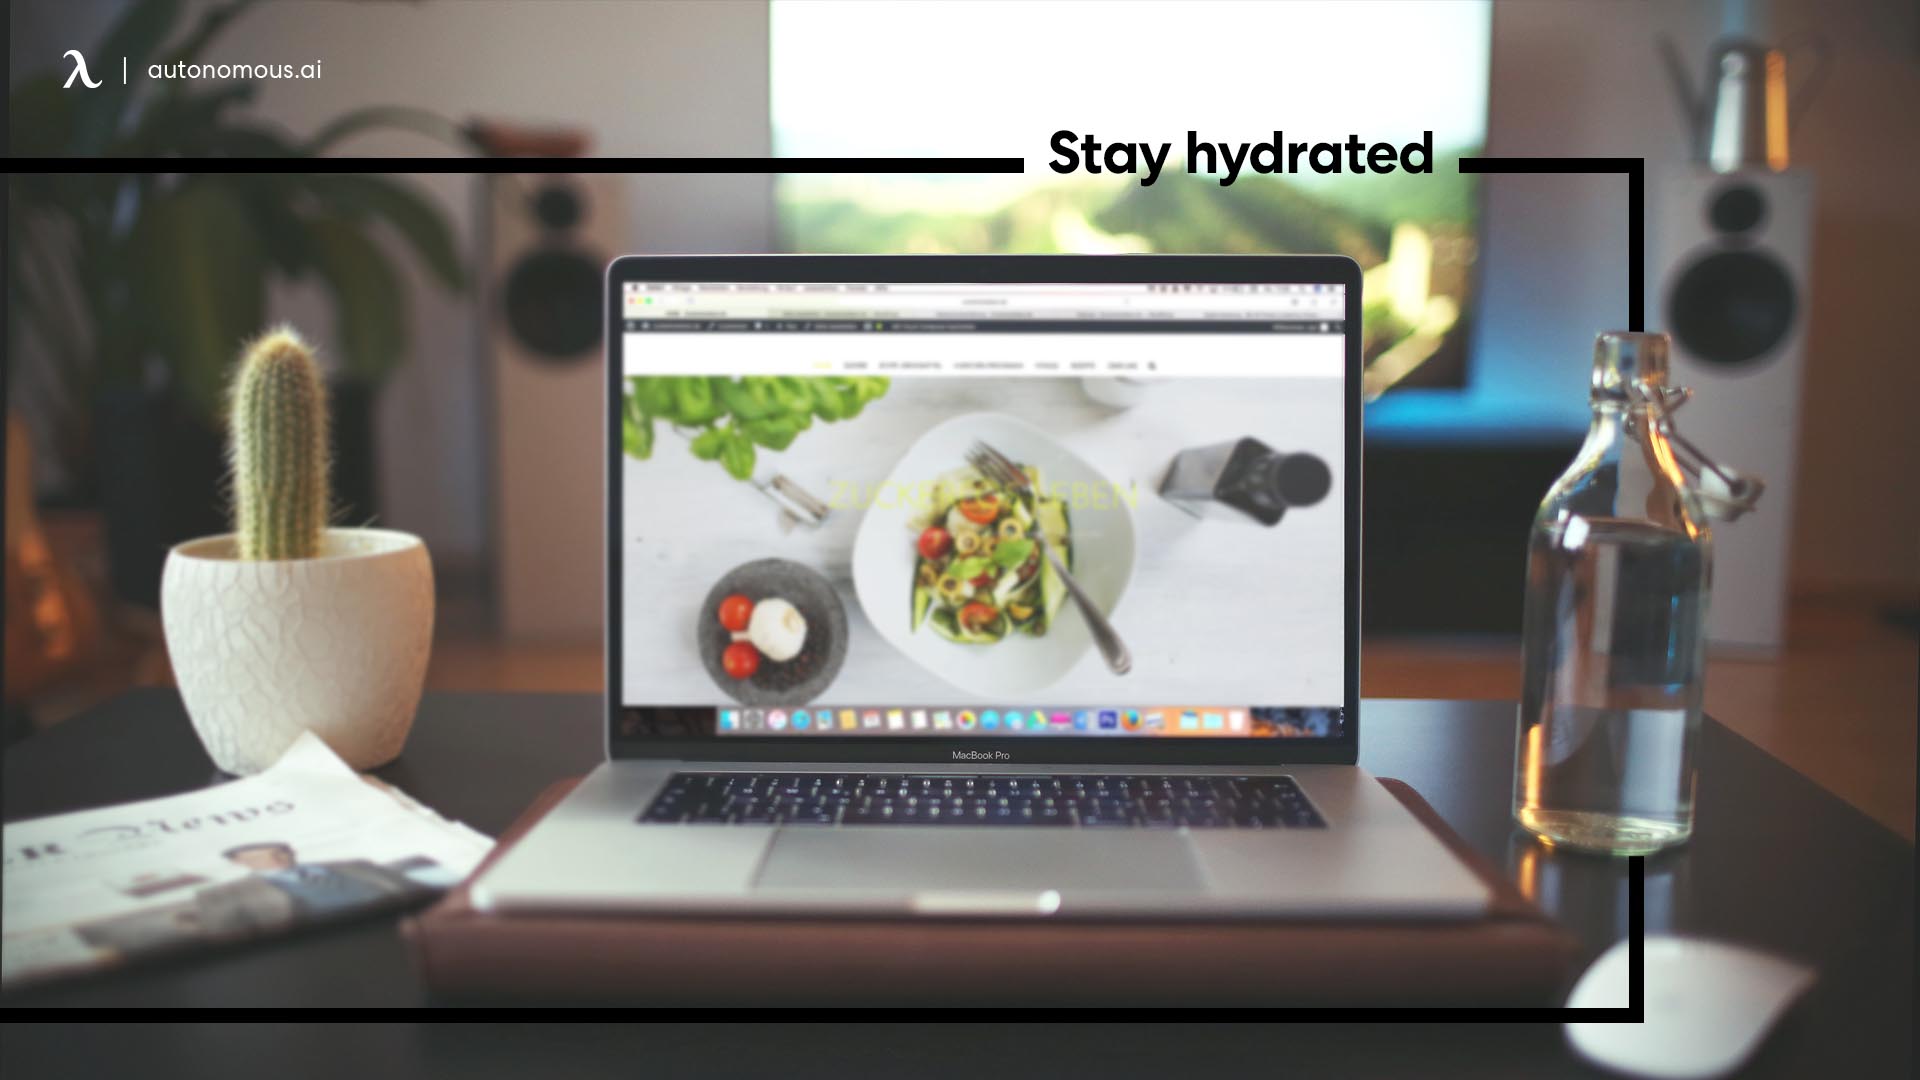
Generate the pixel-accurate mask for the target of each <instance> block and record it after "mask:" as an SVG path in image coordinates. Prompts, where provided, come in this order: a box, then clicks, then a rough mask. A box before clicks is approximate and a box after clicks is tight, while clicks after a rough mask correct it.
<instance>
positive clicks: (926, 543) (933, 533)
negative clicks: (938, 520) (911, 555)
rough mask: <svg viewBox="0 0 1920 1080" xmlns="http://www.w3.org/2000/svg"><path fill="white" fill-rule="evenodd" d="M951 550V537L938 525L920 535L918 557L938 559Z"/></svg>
mask: <svg viewBox="0 0 1920 1080" xmlns="http://www.w3.org/2000/svg"><path fill="white" fill-rule="evenodd" d="M951 550H953V536H952V535H951V534H949V533H948V532H947V530H945V529H943V528H941V527H940V526H938V525H935V526H932V527H931V528H929V529H927V531H925V532H923V533H921V534H920V557H921V558H923V559H927V560H933V559H938V558H940V557H941V556H943V555H945V554H946V553H947V552H949V551H951Z"/></svg>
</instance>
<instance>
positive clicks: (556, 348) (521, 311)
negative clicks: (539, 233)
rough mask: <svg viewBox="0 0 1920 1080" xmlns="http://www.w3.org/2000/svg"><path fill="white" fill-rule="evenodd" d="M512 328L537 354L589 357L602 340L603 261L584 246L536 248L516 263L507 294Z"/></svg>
mask: <svg viewBox="0 0 1920 1080" xmlns="http://www.w3.org/2000/svg"><path fill="white" fill-rule="evenodd" d="M501 300H502V306H503V308H504V310H505V314H506V320H507V330H508V332H510V333H512V334H513V336H514V339H515V340H516V341H518V342H519V343H520V344H522V345H523V346H525V347H526V348H527V349H528V350H529V351H530V352H531V353H532V357H531V358H532V359H536V360H542V361H546V362H549V363H554V362H566V361H572V360H581V359H585V358H586V355H585V354H587V352H588V351H589V350H591V349H592V348H593V347H594V346H596V345H598V344H599V343H600V264H599V263H597V262H595V261H594V260H593V259H592V258H590V257H588V256H587V255H586V254H585V253H584V252H580V251H569V250H552V249H549V250H545V251H536V252H534V253H532V254H530V255H528V256H526V257H525V258H523V259H521V260H520V261H519V262H516V263H515V264H514V265H513V269H511V270H509V271H508V272H507V280H506V283H505V285H504V287H503V295H502V297H501Z"/></svg>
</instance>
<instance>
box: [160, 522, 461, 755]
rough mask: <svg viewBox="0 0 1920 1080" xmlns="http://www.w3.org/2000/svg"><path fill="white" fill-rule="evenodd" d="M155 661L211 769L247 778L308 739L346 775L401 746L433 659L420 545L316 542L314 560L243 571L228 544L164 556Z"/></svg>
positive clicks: (215, 542)
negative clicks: (162, 645) (165, 667)
mask: <svg viewBox="0 0 1920 1080" xmlns="http://www.w3.org/2000/svg"><path fill="white" fill-rule="evenodd" d="M160 616H161V621H162V622H163V623H164V625H165V627H166V634H167V653H168V655H169V656H170V657H171V659H172V661H173V671H174V677H175V678H176V679H177V680H178V682H179V684H180V695H181V697H183V698H184V699H185V700H186V704H187V713H188V715H190V716H191V717H192V718H193V727H194V730H195V731H197V732H199V734H200V741H201V742H202V743H204V744H205V745H206V748H207V753H208V754H210V755H211V756H212V757H213V761H214V764H216V765H218V766H220V768H222V769H224V770H226V771H227V772H230V773H235V774H239V775H247V774H250V773H256V772H259V771H260V770H262V769H264V768H266V767H267V766H269V765H272V764H273V763H274V762H275V761H277V760H279V757H280V754H281V753H282V752H283V751H284V750H286V748H287V747H288V746H291V745H292V744H293V741H294V740H295V739H297V738H299V737H300V733H301V732H302V731H312V732H314V733H315V734H317V735H319V736H320V737H321V738H322V739H325V740H326V742H327V745H328V746H330V747H332V748H333V751H334V752H335V753H337V754H339V755H340V756H341V758H342V759H344V760H345V761H346V762H347V764H349V765H351V766H353V767H354V768H356V769H370V768H373V767H375V766H378V765H384V764H386V763H387V762H389V761H392V760H393V759H394V758H395V757H398V756H399V754H400V747H401V746H402V745H403V744H405V742H406V741H407V731H408V729H410V728H411V727H412V726H413V714H414V710H415V709H416V708H417V707H418V705H419V704H420V688H421V684H422V683H423V682H424V680H425V679H426V674H427V656H428V654H429V652H430V651H431V650H432V646H433V566H432V563H431V562H430V561H429V559H428V558H427V547H426V545H425V544H424V543H422V542H421V541H420V538H419V537H416V536H410V535H408V534H407V533H402V532H393V531H391V530H387V529H329V530H327V537H326V546H325V548H324V549H323V552H322V554H321V556H320V557H319V558H316V559H291V560H285V561H268V562H243V561H241V560H240V559H239V558H238V555H237V552H236V547H235V539H234V537H233V536H232V535H231V534H228V535H224V536H210V537H205V538H202V539H199V540H189V541H188V542H186V543H184V544H181V545H179V546H178V547H175V548H174V549H173V551H172V552H171V553H169V554H168V556H167V567H166V572H165V573H164V574H163V575H162V577H161V581H160Z"/></svg>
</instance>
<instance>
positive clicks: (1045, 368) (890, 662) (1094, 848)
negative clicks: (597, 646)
mask: <svg viewBox="0 0 1920 1080" xmlns="http://www.w3.org/2000/svg"><path fill="white" fill-rule="evenodd" d="M606 287H607V294H606V299H607V310H606V315H607V327H606V330H607V334H606V341H607V351H606V388H607V400H606V409H605V412H604V415H603V416H602V417H600V418H598V420H599V421H600V422H604V423H605V425H606V466H607V476H606V485H607V486H606V493H607V520H606V537H607V548H606V571H607V590H606V592H607V610H606V668H607V698H606V717H605V719H606V760H605V762H604V763H603V764H601V765H600V766H599V767H598V768H597V769H595V770H594V771H593V772H592V774H591V775H589V776H588V777H587V778H586V779H585V780H584V781H583V782H582V783H581V784H580V785H579V786H578V787H577V788H576V789H575V790H574V791H573V792H572V793H571V794H570V795H568V797H567V798H566V799H565V800H564V801H562V802H561V803H560V804H559V805H558V806H557V807H556V808H555V809H554V810H553V811H552V812H551V813H550V814H549V815H548V816H547V817H546V818H544V819H543V820H542V821H541V822H540V823H539V824H538V825H536V826H535V827H534V828H533V829H532V830H531V831H530V832H529V833H528V834H527V835H526V836H525V837H524V838H523V839H522V840H521V841H520V842H519V843H518V844H517V845H516V846H515V847H514V848H512V849H511V850H510V851H508V852H507V853H506V854H505V855H504V856H503V857H502V858H501V859H499V860H498V862H497V863H496V864H495V865H494V866H493V867H492V868H491V869H490V870H488V871H487V872H486V873H485V874H484V875H483V876H482V877H481V878H480V879H479V880H478V881H477V882H476V883H475V885H474V888H473V890H472V893H473V897H474V901H475V903H476V904H477V905H478V906H479V907H480V908H482V909H483V910H490V911H499V912H508V913H513V912H534V911H541V912H566V911H580V912H589V911H593V912H655V913H668V912H671V913H702V914H715V913H738V914H749V913H751V914H766V915H774V914H782V915H785V914H791V915H808V916H863V917H866V916H884V917H929V918H979V917H1008V918H1052V919H1068V918H1088V917H1117V916H1152V917H1159V918H1194V919H1205V918H1221V917H1248V916H1287V917H1318V918H1326V917H1336V918H1339V917H1353V918H1371V917H1379V916H1394V917H1411V918H1433V919H1449V918H1469V917H1473V916H1476V915H1479V914H1481V913H1482V912H1484V910H1485V908H1486V905H1487V901H1488V896H1487V892H1486V890H1485V888H1484V887H1483V886H1482V885H1481V884H1480V883H1479V882H1478V880H1477V879H1476V878H1475V877H1474V876H1473V875H1472V874H1471V873H1469V872H1468V871H1467V869H1466V868H1465V867H1464V866H1462V865H1461V864H1460V863H1459V862H1458V861H1457V860H1456V859H1455V858H1454V857H1453V856H1452V855H1451V854H1450V853H1449V852H1448V851H1447V850H1446V849H1445V848H1444V847H1443V846H1442V845H1441V844H1440V843H1439V841H1438V840H1436V839H1435V838H1434V837H1433V836H1432V835H1431V834H1430V833H1429V832H1428V831H1427V830H1426V829H1425V828H1424V827H1422V826H1421V825H1420V824H1419V822H1418V821H1416V820H1415V818H1414V817H1413V816H1412V815H1411V814H1410V813H1409V812H1408V811H1407V810H1406V809H1405V808H1404V807H1403V806H1402V805H1401V804H1400V803H1399V802H1398V801H1397V800H1396V799H1395V798H1394V797H1393V796H1392V795H1390V794H1389V793H1388V792H1387V791H1386V790H1385V789H1383V788H1381V787H1380V785H1379V784H1378V783H1377V782H1375V781H1374V779H1373V778H1372V777H1371V776H1369V775H1368V774H1367V773H1366V772H1365V771H1363V770H1362V769H1360V768H1359V767H1357V766H1356V764H1355V761H1356V756H1357V752H1358V748H1359V741H1360V732H1361V719H1362V717H1361V708H1360V698H1359V687H1360V671H1359V640H1360V639H1359V635H1360V627H1359V611H1360V445H1361V442H1360V436H1361V432H1360V421H1361V409H1360V367H1361V359H1360V311H1361V297H1360V274H1359V270H1358V267H1357V266H1356V265H1355V264H1354V263H1353V262H1352V261H1351V260H1348V259H1344V258H1338V257H1295V256H1176V255H1168V256H1155V255H1143V256H670V257H664V256H663V257H654V256H634V257H627V258H622V259H619V260H617V261H616V262H614V263H613V264H612V266H611V268H610V269H609V271H608V275H607V282H606ZM580 422H581V423H583V424H589V423H595V422H596V418H590V417H586V416H582V417H581V418H580Z"/></svg>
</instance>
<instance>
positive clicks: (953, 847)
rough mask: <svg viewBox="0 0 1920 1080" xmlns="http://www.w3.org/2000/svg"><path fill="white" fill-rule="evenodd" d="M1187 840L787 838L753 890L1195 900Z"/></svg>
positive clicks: (909, 829)
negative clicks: (1184, 896) (1086, 893)
mask: <svg viewBox="0 0 1920 1080" xmlns="http://www.w3.org/2000/svg"><path fill="white" fill-rule="evenodd" d="M1201 887H1202V885H1201V878H1200V875H1199V871H1198V870H1197V868H1196V867H1195V865H1194V860H1193V856H1192V854H1191V852H1190V851H1189V847H1188V843H1187V839H1186V838H1185V837H1184V836H1181V835H1180V834H1179V833H1172V832H1158V831H1147V830H1143V829H1115V830H1112V831H1108V830H1105V829H1100V830H1094V829H1068V828H1059V829H1055V828H1039V827H1034V828H1019V827H1006V828H986V829H974V828H964V827H962V828H958V829H956V828H954V827H952V826H938V825H933V826H927V827H924V828H922V827H918V826H910V825H895V826H880V827H871V828H860V827H848V828H843V829H816V828H783V829H781V830H780V831H779V832H778V833H777V834H775V836H774V841H773V850H772V851H770V852H769V853H768V854H767V858H766V861H765V862H763V863H762V864H761V866H760V873H759V876H758V877H757V878H756V879H755V881H754V888H755V889H756V890H774V889H805V890H808V891H815V890H821V889H828V890H832V889H858V890H862V891H873V890H878V891H886V892H909V893H911V892H924V891H933V890H947V891H973V890H983V891H987V890H991V891H1024V890H1032V891H1034V892H1044V891H1048V890H1053V891H1058V892H1078V891H1082V890H1098V891H1110V890H1126V891H1145V892H1190V891H1194V890H1198V889H1200V888H1201Z"/></svg>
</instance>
